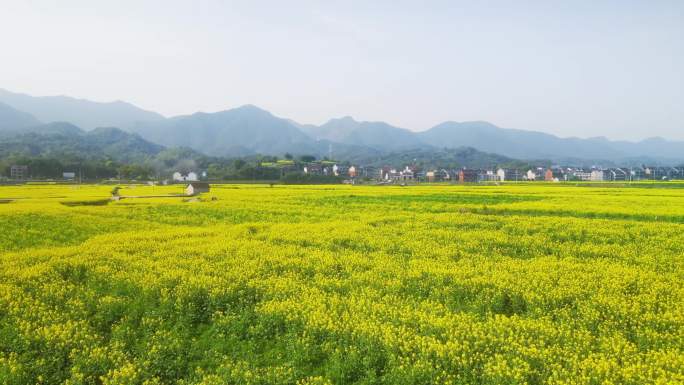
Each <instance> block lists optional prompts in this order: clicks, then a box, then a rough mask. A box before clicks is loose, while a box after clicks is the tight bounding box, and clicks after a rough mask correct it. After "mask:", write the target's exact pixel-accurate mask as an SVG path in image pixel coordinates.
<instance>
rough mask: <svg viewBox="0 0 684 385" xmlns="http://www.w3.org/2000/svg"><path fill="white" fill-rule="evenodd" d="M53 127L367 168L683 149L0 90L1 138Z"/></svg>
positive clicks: (645, 155) (632, 156) (582, 159)
mask: <svg viewBox="0 0 684 385" xmlns="http://www.w3.org/2000/svg"><path fill="white" fill-rule="evenodd" d="M55 121H61V122H69V123H71V124H73V125H75V126H77V127H80V128H83V129H84V130H85V131H89V130H92V129H95V128H98V127H118V128H121V129H123V130H125V131H128V132H129V133H132V134H136V135H137V136H136V137H138V138H140V139H144V140H146V141H149V142H152V143H154V144H158V145H162V146H166V147H189V148H191V149H194V150H196V151H199V152H202V153H205V154H208V155H214V156H228V157H231V156H247V155H254V154H264V155H283V154H285V153H292V154H295V155H297V154H300V155H301V154H311V155H316V156H319V157H323V156H332V157H333V158H337V159H345V160H350V159H353V160H366V161H369V160H378V159H382V157H383V156H386V155H388V154H392V153H394V154H396V153H399V152H402V151H403V152H407V151H419V152H421V153H426V152H427V153H430V152H432V153H434V154H437V153H438V152H439V151H442V150H444V149H457V148H464V147H468V148H474V149H477V150H479V151H483V152H487V153H491V154H499V155H501V156H503V157H507V158H516V159H523V160H536V159H547V160H551V161H553V162H557V163H564V164H568V165H571V164H575V165H587V164H598V163H602V162H603V163H623V164H625V163H630V164H636V163H639V162H642V163H643V162H647V163H660V164H673V163H681V162H684V142H678V141H668V140H665V139H663V138H649V139H646V140H643V141H639V142H628V141H612V140H609V139H607V138H604V137H596V138H586V139H583V138H560V137H557V136H554V135H551V134H546V133H543V132H537V131H529V130H520V129H508V128H501V127H497V126H495V125H493V124H491V123H488V122H484V121H474V122H444V123H441V124H438V125H436V126H434V127H432V128H430V129H428V130H426V131H422V132H416V131H411V130H408V129H406V128H400V127H395V126H392V125H390V124H388V123H385V122H359V121H356V120H354V119H353V118H351V117H349V116H347V117H343V118H338V119H331V120H330V121H328V122H327V123H325V124H322V125H320V126H316V125H308V124H299V123H297V122H294V121H292V120H289V119H284V118H280V117H277V116H274V115H273V114H271V113H270V112H268V111H265V110H263V109H260V108H258V107H256V106H252V105H246V106H242V107H238V108H234V109H230V110H225V111H220V112H215V113H205V112H197V113H194V114H191V115H183V116H176V117H171V118H165V117H163V116H162V115H160V114H157V113H154V112H150V111H146V110H143V109H140V108H138V107H136V106H134V105H132V104H129V103H125V102H113V103H98V102H92V101H88V100H82V99H75V98H71V97H67V96H49V97H33V96H29V95H25V94H17V93H12V92H9V91H6V90H1V89H0V132H5V133H8V132H14V133H21V132H22V130H26V129H28V128H30V127H35V126H37V125H39V124H40V123H41V122H42V123H50V122H55ZM80 135H84V134H80Z"/></svg>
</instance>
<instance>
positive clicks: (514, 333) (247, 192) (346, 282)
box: [0, 183, 684, 385]
mask: <svg viewBox="0 0 684 385" xmlns="http://www.w3.org/2000/svg"><path fill="white" fill-rule="evenodd" d="M667 187H669V188H667ZM111 190H112V186H97V185H83V186H77V185H61V186H60V185H23V186H4V187H0V225H1V226H0V229H1V231H0V384H68V385H76V384H93V385H94V384H107V385H113V384H122V385H123V384H148V385H152V384H183V385H189V384H207V385H208V384H677V383H684V184H674V183H673V184H670V185H668V186H666V187H664V186H658V185H655V184H652V185H650V184H642V185H633V186H592V185H580V186H575V185H559V184H556V185H553V184H519V185H501V186H439V185H435V186H409V187H399V186H396V187H395V186H365V187H364V186H281V185H276V186H273V187H270V186H268V185H213V186H212V190H211V192H210V193H208V194H204V195H202V196H201V197H200V198H199V199H189V198H186V197H158V198H128V199H126V198H125V197H126V196H129V197H132V196H136V197H139V196H148V195H168V194H178V193H180V192H182V188H181V187H180V186H170V187H150V186H146V187H142V186H122V189H121V190H120V194H121V195H122V196H124V199H122V200H120V201H109V200H108V198H109V194H110V191H111Z"/></svg>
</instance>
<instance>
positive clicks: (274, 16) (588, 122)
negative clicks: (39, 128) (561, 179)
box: [0, 0, 684, 139]
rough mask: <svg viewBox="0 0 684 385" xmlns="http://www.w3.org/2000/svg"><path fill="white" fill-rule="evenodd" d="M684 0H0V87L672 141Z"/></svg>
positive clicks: (167, 104)
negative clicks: (470, 122) (478, 122)
mask: <svg viewBox="0 0 684 385" xmlns="http://www.w3.org/2000/svg"><path fill="white" fill-rule="evenodd" d="M683 71H684V1H683V0H671V1H658V0H643V1H628V0H621V1H618V0H616V1H597V0H591V1H580V0H566V1H549V0H546V1H542V0H540V1H521V0H518V1H514V0H511V1H454V0H452V1H411V2H408V1H396V0H395V1H295V0H290V1H201V0H200V1H198V0H193V1H190V0H187V1H170V0H165V1H161V0H160V1H145V0H137V1H123V0H111V1H93V0H83V1H76V0H60V1H54V0H52V1H36V0H31V1H26V0H0V88H6V89H8V90H12V91H17V92H25V93H29V94H33V95H56V94H65V95H70V96H75V97H81V98H86V99H92V100H97V101H112V100H117V99H120V100H125V101H129V102H131V103H134V104H136V105H138V106H140V107H142V108H146V109H150V110H154V111H157V112H160V113H162V114H164V115H167V116H170V115H177V114H187V113H192V112H195V111H198V110H201V111H207V112H212V111H218V110H224V109H228V108H232V107H236V106H239V105H243V104H256V105H258V106H260V107H262V108H265V109H267V110H270V111H271V112H273V113H274V114H276V115H278V116H282V117H287V118H291V119H294V120H297V121H299V122H302V123H315V124H320V123H323V122H324V121H326V120H327V119H329V118H331V117H340V116H343V115H352V116H354V117H355V118H357V119H359V120H384V121H387V122H389V123H391V124H394V125H398V126H401V127H406V128H410V129H413V130H423V129H426V128H429V127H431V126H433V125H435V124H437V123H440V122H442V121H445V120H456V121H464V120H487V121H490V122H492V123H494V124H497V125H499V126H503V127H514V128H526V129H534V130H541V131H545V132H550V133H554V134H558V135H561V136H582V137H588V136H598V135H605V136H608V137H611V138H627V139H639V138H644V137H649V136H655V135H660V136H665V137H668V138H677V139H684V75H683V74H682V72H683Z"/></svg>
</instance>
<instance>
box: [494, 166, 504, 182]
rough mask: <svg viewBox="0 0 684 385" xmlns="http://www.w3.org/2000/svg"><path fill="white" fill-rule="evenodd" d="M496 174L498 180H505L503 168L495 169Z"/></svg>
mask: <svg viewBox="0 0 684 385" xmlns="http://www.w3.org/2000/svg"><path fill="white" fill-rule="evenodd" d="M496 175H497V176H498V177H499V180H500V181H502V182H504V181H505V180H506V170H504V169H503V168H500V169H498V170H496Z"/></svg>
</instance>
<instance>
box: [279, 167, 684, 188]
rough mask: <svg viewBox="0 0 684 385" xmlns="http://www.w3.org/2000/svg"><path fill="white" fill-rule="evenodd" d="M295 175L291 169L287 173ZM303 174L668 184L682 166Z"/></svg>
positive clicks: (680, 175)
mask: <svg viewBox="0 0 684 385" xmlns="http://www.w3.org/2000/svg"><path fill="white" fill-rule="evenodd" d="M296 171H299V170H298V169H297V168H296V167H295V166H294V165H292V166H291V169H290V172H296ZM301 172H302V173H304V174H312V175H332V176H338V177H344V178H346V179H345V181H346V182H348V183H351V182H356V181H359V180H366V181H375V182H379V183H407V182H415V183H419V182H420V183H437V182H450V183H487V182H534V181H543V182H575V181H587V182H589V181H591V182H633V181H646V180H653V181H668V180H682V179H684V166H680V167H662V166H640V167H612V168H601V167H591V168H582V167H560V166H559V167H534V168H527V169H513V168H488V169H471V168H460V169H445V168H441V169H421V168H420V167H417V166H412V165H407V166H404V167H403V168H395V167H391V166H384V167H368V166H358V165H349V166H346V165H340V164H334V165H331V166H330V165H324V164H320V163H310V164H306V165H304V166H303V167H302V168H301Z"/></svg>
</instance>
